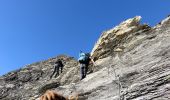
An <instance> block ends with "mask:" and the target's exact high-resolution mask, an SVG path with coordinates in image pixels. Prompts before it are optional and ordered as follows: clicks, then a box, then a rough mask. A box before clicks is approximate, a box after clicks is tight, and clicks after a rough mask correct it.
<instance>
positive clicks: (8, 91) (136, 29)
mask: <svg viewBox="0 0 170 100" xmlns="http://www.w3.org/2000/svg"><path fill="white" fill-rule="evenodd" d="M140 19H141V17H140V16H136V17H134V18H131V19H128V20H126V21H124V22H122V23H121V24H120V25H118V26H116V27H115V28H113V29H110V30H108V31H105V32H104V33H102V35H101V36H100V38H99V40H98V41H97V43H96V44H95V46H94V48H93V50H92V52H91V54H92V58H94V60H95V63H96V66H94V67H91V69H93V73H90V74H88V75H87V77H86V78H85V79H83V80H81V81H80V80H79V65H78V62H77V61H76V60H75V59H74V58H72V57H68V56H63V55H62V56H58V57H56V58H51V59H49V60H47V61H42V62H38V63H35V64H31V65H28V66H26V67H24V68H22V69H19V70H17V71H13V72H10V73H8V74H6V75H4V76H2V77H0V99H1V100H39V96H40V95H42V93H44V92H45V91H46V90H48V89H52V90H54V91H56V92H58V93H60V94H63V95H64V96H74V95H79V100H169V99H170V17H167V18H166V19H165V20H163V21H162V22H160V23H159V24H158V25H156V26H155V27H153V28H151V27H149V26H148V25H146V24H140ZM58 58H60V59H62V61H63V62H64V65H65V66H64V71H63V73H62V74H60V76H59V77H57V78H56V79H55V78H53V79H50V78H49V77H50V74H51V73H52V69H53V64H54V62H55V61H56V60H57V59H58Z"/></svg>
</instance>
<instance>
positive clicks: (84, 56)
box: [78, 51, 95, 80]
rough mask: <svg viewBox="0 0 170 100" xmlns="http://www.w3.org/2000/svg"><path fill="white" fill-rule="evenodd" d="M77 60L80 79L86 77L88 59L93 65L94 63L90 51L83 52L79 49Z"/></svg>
mask: <svg viewBox="0 0 170 100" xmlns="http://www.w3.org/2000/svg"><path fill="white" fill-rule="evenodd" d="M78 61H79V63H80V79H81V80H82V79H84V78H85V77H86V74H87V71H88V66H89V63H90V61H91V62H92V63H93V66H94V65H95V64H94V61H93V59H92V58H91V56H90V53H83V52H82V51H80V54H79V59H78Z"/></svg>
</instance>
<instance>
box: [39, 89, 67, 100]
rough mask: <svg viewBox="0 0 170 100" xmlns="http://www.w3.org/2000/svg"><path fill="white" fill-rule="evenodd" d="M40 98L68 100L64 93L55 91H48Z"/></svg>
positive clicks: (41, 99)
mask: <svg viewBox="0 0 170 100" xmlns="http://www.w3.org/2000/svg"><path fill="white" fill-rule="evenodd" d="M40 100H67V98H65V97H64V96H62V95H59V94H58V93H56V92H54V91H49V90H48V91H46V92H45V94H44V95H42V96H41V97H40Z"/></svg>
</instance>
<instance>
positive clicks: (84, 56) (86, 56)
mask: <svg viewBox="0 0 170 100" xmlns="http://www.w3.org/2000/svg"><path fill="white" fill-rule="evenodd" d="M89 57H90V54H89V53H83V52H81V53H80V54H79V59H78V61H79V62H80V63H87V62H88V60H89Z"/></svg>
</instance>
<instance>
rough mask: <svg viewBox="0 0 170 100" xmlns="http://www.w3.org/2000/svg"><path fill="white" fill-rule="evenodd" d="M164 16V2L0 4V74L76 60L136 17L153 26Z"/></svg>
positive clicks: (29, 0)
mask: <svg viewBox="0 0 170 100" xmlns="http://www.w3.org/2000/svg"><path fill="white" fill-rule="evenodd" d="M169 14H170V1H169V0H0V75H2V74H5V73H7V72H9V71H12V70H15V69H18V68H20V67H22V66H24V65H26V64H31V63H34V62H37V61H41V60H45V59H48V58H50V57H55V56H57V55H59V54H67V55H70V56H74V57H76V58H77V57H78V53H79V50H83V51H85V52H90V51H91V50H92V48H93V46H94V43H95V42H96V41H97V39H98V38H99V36H100V34H101V32H102V31H105V30H107V29H110V28H112V27H114V26H116V25H118V24H119V23H120V22H122V21H123V20H125V19H128V18H131V17H134V16H136V15H140V16H142V23H143V22H145V23H148V24H149V25H151V26H154V25H155V24H156V23H158V22H160V21H161V20H162V19H164V18H165V17H166V16H167V15H169Z"/></svg>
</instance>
